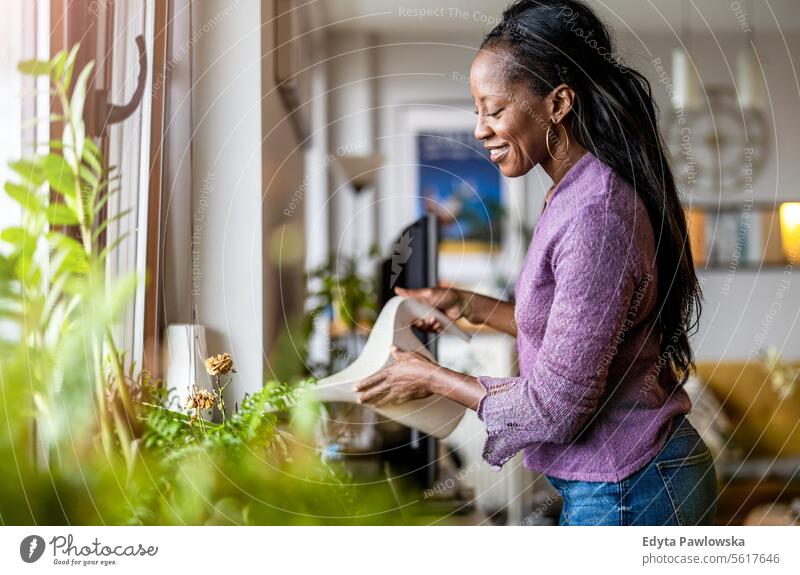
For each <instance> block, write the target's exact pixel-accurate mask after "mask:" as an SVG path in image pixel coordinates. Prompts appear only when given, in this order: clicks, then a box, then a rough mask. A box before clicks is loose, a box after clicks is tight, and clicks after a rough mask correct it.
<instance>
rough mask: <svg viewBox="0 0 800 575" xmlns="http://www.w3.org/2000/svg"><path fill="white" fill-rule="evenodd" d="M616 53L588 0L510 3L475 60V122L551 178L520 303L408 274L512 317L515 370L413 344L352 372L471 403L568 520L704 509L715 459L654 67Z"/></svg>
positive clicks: (370, 388)
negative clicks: (696, 406) (695, 399)
mask: <svg viewBox="0 0 800 575" xmlns="http://www.w3.org/2000/svg"><path fill="white" fill-rule="evenodd" d="M587 35H590V36H591V37H592V38H593V40H592V42H588V43H587V42H586V38H587V37H589V36H587ZM613 53H614V51H613V46H612V45H611V41H610V37H609V33H608V31H607V30H606V28H605V27H604V26H603V24H602V23H601V22H600V20H598V18H597V17H596V16H595V14H594V13H593V12H592V11H591V10H590V9H589V8H588V7H587V6H586V5H585V4H583V3H582V2H578V1H572V0H540V1H535V2H534V1H532V0H520V1H518V2H515V3H514V4H512V5H511V6H510V7H509V8H508V9H507V10H506V11H505V12H504V14H503V20H502V22H501V23H500V24H498V25H497V26H496V27H495V28H494V29H493V30H492V31H491V32H490V33H489V34H488V35H487V37H486V39H485V40H484V41H483V44H482V46H481V49H480V51H479V52H478V54H477V55H476V57H475V59H474V61H473V63H472V69H471V72H470V88H471V92H472V97H473V100H474V104H475V114H476V115H477V120H476V125H475V137H476V138H477V139H478V140H480V141H481V142H482V143H483V145H484V147H485V148H486V149H488V150H489V154H490V159H491V161H492V162H493V163H494V164H496V165H497V167H498V168H499V170H500V171H501V172H502V173H503V175H505V176H507V177H510V178H514V177H519V176H522V175H524V174H526V173H528V172H530V170H531V169H532V168H534V167H535V166H537V165H540V166H542V168H543V169H544V171H545V172H546V173H547V175H548V176H550V178H551V179H552V180H553V187H552V188H551V189H550V191H549V193H548V195H547V202H546V207H545V210H544V212H543V214H542V216H541V218H540V219H539V223H538V224H537V229H536V233H535V235H534V238H533V241H532V243H531V245H530V248H529V252H528V255H527V257H526V260H525V264H524V266H523V269H522V271H521V273H520V275H519V278H518V280H517V284H516V298H515V303H514V304H511V303H508V302H500V301H497V300H494V299H492V298H488V297H486V296H479V295H477V294H473V293H470V292H465V291H462V290H456V289H442V288H432V289H426V290H410V291H406V292H404V295H410V296H416V297H418V298H420V299H422V300H424V301H425V302H426V303H428V304H430V305H433V306H436V307H438V308H440V309H441V310H443V311H445V313H447V315H448V317H449V318H450V319H451V320H456V319H459V318H465V319H467V320H469V321H471V322H474V323H485V324H488V325H490V326H493V327H495V328H497V329H499V330H501V331H504V332H506V333H509V334H512V335H516V336H517V347H518V351H519V367H520V376H519V377H506V378H495V377H477V378H476V377H470V376H467V375H463V374H460V373H456V372H453V371H451V370H448V369H444V368H442V367H440V366H438V365H436V364H434V363H432V362H431V361H429V360H428V359H426V358H424V357H421V356H419V355H417V354H414V353H407V352H405V353H395V356H394V359H395V362H394V363H393V364H392V365H389V366H388V367H386V368H384V370H383V371H382V372H379V373H378V374H376V375H374V376H372V377H370V378H368V379H365V380H363V381H362V382H361V383H360V384H359V385H358V386H357V389H358V391H359V392H360V394H361V395H360V397H361V400H362V401H364V402H369V403H373V404H376V405H378V404H381V405H382V404H385V403H386V402H402V401H406V400H408V399H412V398H418V397H425V396H427V395H429V394H438V395H442V396H445V397H448V398H450V399H452V400H454V401H457V402H459V403H461V404H462V405H464V406H467V407H469V408H471V409H475V410H476V411H477V413H478V417H479V418H480V419H481V420H482V421H483V422H484V423H485V425H486V429H487V431H488V439H487V441H486V444H485V447H484V451H483V456H484V458H485V459H486V460H487V461H488V462H489V463H491V464H492V465H493V466H495V467H496V468H499V467H500V466H502V465H503V464H505V463H506V462H507V461H508V460H509V459H511V457H512V456H514V455H515V454H516V453H517V452H519V451H524V453H525V465H526V466H527V467H529V468H530V469H534V470H536V471H540V472H542V473H545V474H547V475H548V478H549V479H550V481H551V483H552V484H553V485H554V486H555V487H556V489H558V491H559V492H560V493H561V495H562V497H563V498H564V508H563V511H562V515H561V522H562V524H570V525H581V524H616V525H631V524H639V525H670V524H706V523H709V522H711V521H712V519H713V513H714V500H715V492H716V481H715V477H714V467H713V463H712V461H711V456H710V452H709V451H708V448H707V447H706V445H705V444H704V443H703V442H702V440H701V439H700V437H699V436H698V435H697V433H696V431H695V430H694V428H692V426H691V425H690V424H689V423H688V421H686V419H685V417H684V415H685V414H686V413H688V411H689V410H690V408H691V403H690V401H689V398H688V396H687V395H686V393H685V392H684V390H683V389H682V384H683V382H684V381H685V380H686V377H687V376H688V374H689V371H690V370H691V369H692V368H693V354H692V350H691V348H690V346H689V341H688V335H689V332H690V331H691V330H692V329H693V327H695V326H696V321H697V320H698V319H699V312H700V288H699V285H698V281H697V278H696V276H695V272H694V267H693V263H692V258H691V253H690V252H689V251H688V250H685V249H683V246H684V245H685V244H686V242H687V230H686V221H685V215H684V213H683V210H682V208H681V205H680V202H679V199H678V194H677V191H676V187H675V182H674V179H673V176H672V173H671V171H670V168H669V164H668V162H667V160H666V157H665V152H664V146H663V143H662V139H661V136H660V133H659V129H658V121H657V116H656V113H655V106H654V104H653V100H652V97H651V91H650V85H649V84H648V82H647V80H646V79H645V78H644V77H643V76H642V75H641V74H639V73H638V72H636V71H634V70H630V69H627V68H624V67H622V66H620V65H619V63H618V61H617V59H616V58H615V57H613ZM419 327H421V328H423V329H431V330H434V331H439V330H441V328H442V326H441V325H440V324H437V323H435V322H434V323H423V324H421V325H420V326H419Z"/></svg>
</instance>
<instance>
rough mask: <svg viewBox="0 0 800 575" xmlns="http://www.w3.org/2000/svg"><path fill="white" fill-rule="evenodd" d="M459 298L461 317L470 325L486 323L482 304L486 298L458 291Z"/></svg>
mask: <svg viewBox="0 0 800 575" xmlns="http://www.w3.org/2000/svg"><path fill="white" fill-rule="evenodd" d="M459 297H460V298H461V317H463V318H464V319H466V320H467V321H468V322H470V323H474V324H481V323H485V322H486V317H487V316H486V313H485V311H484V309H483V308H484V307H485V306H484V305H483V304H484V303H485V300H486V298H484V297H483V296H481V295H478V294H476V293H474V292H471V291H466V290H459Z"/></svg>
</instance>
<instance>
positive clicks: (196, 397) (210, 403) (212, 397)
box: [186, 384, 217, 411]
mask: <svg viewBox="0 0 800 575" xmlns="http://www.w3.org/2000/svg"><path fill="white" fill-rule="evenodd" d="M216 402H217V394H216V393H214V392H213V391H208V390H207V389H200V388H199V387H198V386H197V384H194V386H192V394H191V395H190V396H189V397H188V398H187V399H186V409H196V410H198V411H202V410H204V409H211V408H212V407H214V405H215V404H216Z"/></svg>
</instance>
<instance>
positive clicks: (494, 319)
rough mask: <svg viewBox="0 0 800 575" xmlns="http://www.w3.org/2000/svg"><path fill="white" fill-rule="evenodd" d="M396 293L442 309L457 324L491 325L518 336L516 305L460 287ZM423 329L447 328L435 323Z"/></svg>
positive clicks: (398, 290) (439, 329)
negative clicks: (460, 321) (457, 322)
mask: <svg viewBox="0 0 800 575" xmlns="http://www.w3.org/2000/svg"><path fill="white" fill-rule="evenodd" d="M395 292H397V294H398V295H402V296H406V297H413V298H417V299H419V300H421V301H424V302H425V303H427V304H428V305H430V306H432V307H435V308H438V309H440V310H441V311H442V312H444V314H445V315H446V316H447V317H448V318H450V319H451V320H453V321H455V320H457V319H459V318H462V317H463V318H464V319H466V320H467V321H468V322H470V323H474V324H476V325H487V326H489V327H491V328H494V329H496V330H498V331H502V332H504V333H507V334H509V335H513V336H514V337H516V335H517V322H516V321H515V320H514V304H513V303H510V302H507V301H500V300H498V299H495V298H493V297H489V296H485V295H480V294H477V293H474V292H471V291H467V290H462V289H457V288H439V287H434V288H422V289H405V288H395ZM419 327H421V328H424V329H429V330H432V331H441V329H442V327H443V326H441V325H438V322H436V321H435V320H432V321H431V322H430V323H428V324H425V325H420V326H419Z"/></svg>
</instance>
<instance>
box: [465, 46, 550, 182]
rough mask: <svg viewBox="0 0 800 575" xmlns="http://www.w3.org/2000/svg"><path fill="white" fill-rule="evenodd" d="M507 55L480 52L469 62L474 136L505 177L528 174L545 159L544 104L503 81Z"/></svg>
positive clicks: (523, 88)
mask: <svg viewBox="0 0 800 575" xmlns="http://www.w3.org/2000/svg"><path fill="white" fill-rule="evenodd" d="M507 58H508V56H505V55H503V53H495V52H491V51H489V50H480V51H479V52H478V55H477V56H476V57H475V60H473V62H472V69H471V70H470V75H469V83H470V90H471V92H472V99H473V101H474V102H475V113H476V114H477V116H478V120H477V123H476V125H475V137H476V138H477V139H479V140H481V141H482V142H483V145H484V147H486V148H487V149H488V150H489V154H490V156H489V157H490V158H491V160H492V162H494V163H495V164H497V166H498V167H499V168H500V171H501V172H502V173H503V175H504V176H507V177H509V178H514V177H517V176H522V175H524V174H526V173H527V172H529V171H530V170H531V168H533V167H534V166H535V165H537V164H539V163H540V162H541V161H542V160H543V159H545V158H546V157H547V148H546V144H545V133H546V132H547V126H548V123H549V112H548V111H547V102H546V100H545V99H544V98H542V97H538V96H535V95H534V94H533V93H532V92H531V90H529V89H528V88H527V87H525V86H522V85H519V84H509V83H508V82H507V80H506V78H505V66H506V63H507V61H508V60H507Z"/></svg>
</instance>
